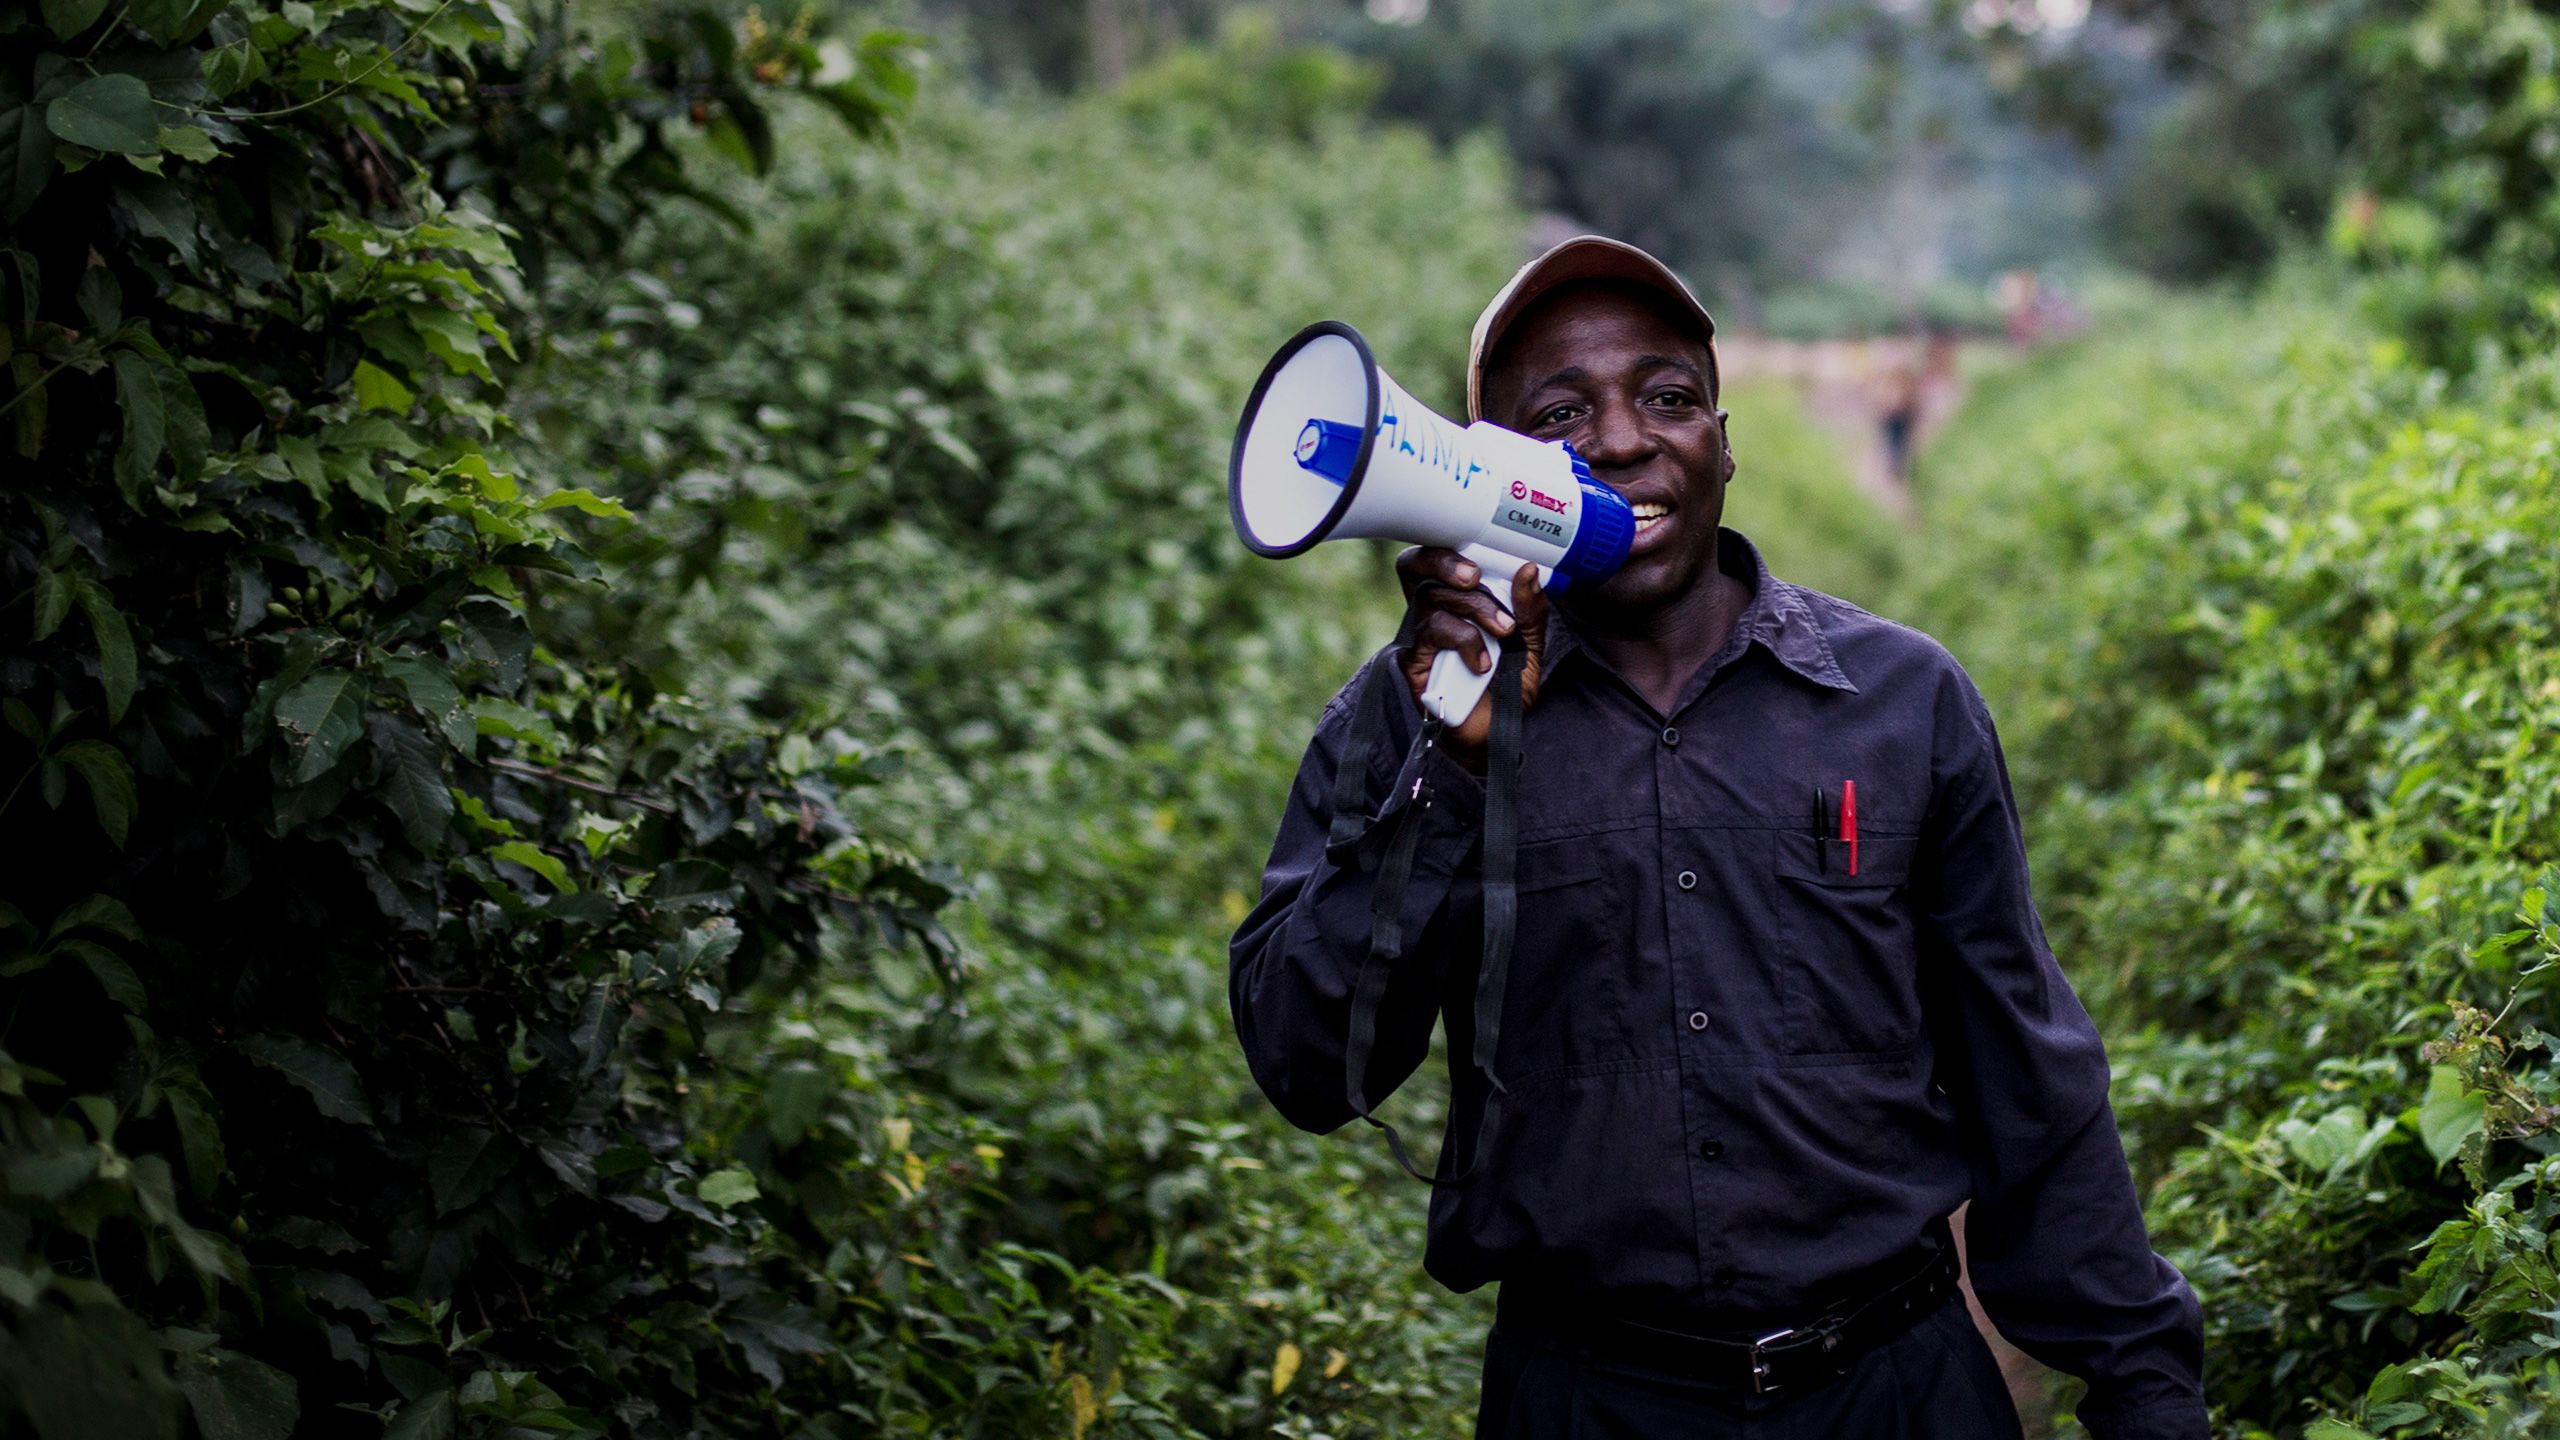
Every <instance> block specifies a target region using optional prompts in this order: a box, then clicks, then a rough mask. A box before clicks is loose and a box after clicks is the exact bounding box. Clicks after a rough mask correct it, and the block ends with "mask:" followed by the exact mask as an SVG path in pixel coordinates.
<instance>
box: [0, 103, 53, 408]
mask: <svg viewBox="0 0 2560 1440" xmlns="http://www.w3.org/2000/svg"><path fill="white" fill-rule="evenodd" d="M44 110H45V107H43V106H41V105H32V104H25V103H21V104H19V105H18V106H17V107H16V108H14V109H10V110H0V187H5V189H0V201H5V213H6V216H7V218H8V219H11V220H16V219H18V218H19V217H20V216H22V215H25V214H26V213H27V211H29V210H30V209H33V208H34V207H35V203H36V200H37V197H39V196H41V195H43V194H44V187H45V183H46V182H47V181H49V180H51V179H52V178H53V146H54V140H53V132H52V131H50V130H47V129H46V128H45V125H44ZM27 358H28V359H30V360H32V359H34V358H35V357H34V356H32V355H31V356H28V357H27ZM21 383H23V382H21ZM21 408H24V407H21Z"/></svg>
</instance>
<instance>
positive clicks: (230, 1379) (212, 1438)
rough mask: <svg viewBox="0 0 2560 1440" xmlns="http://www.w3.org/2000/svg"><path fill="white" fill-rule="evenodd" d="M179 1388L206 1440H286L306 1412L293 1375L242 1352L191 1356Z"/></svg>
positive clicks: (180, 1372)
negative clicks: (303, 1411)
mask: <svg viewBox="0 0 2560 1440" xmlns="http://www.w3.org/2000/svg"><path fill="white" fill-rule="evenodd" d="M178 1389H179V1390H180V1391H181V1392H182V1393H184V1394H185V1395H186V1397H187V1405H188V1408H190V1409H192V1410H194V1411H195V1415H196V1429H197V1430H198V1431H199V1432H200V1433H201V1434H202V1435H203V1437H204V1440H285V1437H287V1436H289V1435H291V1434H292V1433H293V1422H294V1421H295V1420H297V1419H299V1418H300V1417H301V1414H302V1403H301V1397H300V1394H299V1391H298V1390H297V1388H296V1386H295V1384H294V1380H293V1377H292V1376H291V1375H288V1374H286V1373H285V1372H283V1371H282V1370H279V1369H277V1368H276V1367H274V1366H273V1365H269V1364H268V1363H266V1362H265V1361H263V1360H257V1359H253V1358H251V1357H250V1356H247V1355H243V1354H241V1353H240V1352H239V1351H237V1350H222V1349H214V1350H207V1351H205V1352H203V1353H201V1354H197V1355H190V1356H188V1357H187V1359H186V1362H185V1363H183V1364H181V1365H180V1366H179V1367H178Z"/></svg>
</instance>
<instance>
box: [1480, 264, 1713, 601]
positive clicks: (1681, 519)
mask: <svg viewBox="0 0 2560 1440" xmlns="http://www.w3.org/2000/svg"><path fill="white" fill-rule="evenodd" d="M1706 363H1707V352H1706V347H1705V346H1704V345H1703V344H1701V343H1700V342H1699V341H1698V340H1697V339H1695V338H1693V337H1692V336H1691V334H1690V333H1689V332H1688V331H1687V330H1685V329H1683V328H1682V327H1681V326H1680V324H1679V323H1678V322H1677V321H1676V320H1674V319H1673V318H1672V317H1671V316H1669V315H1666V314H1664V313H1663V312H1662V309H1661V308H1660V307H1659V306H1657V305H1655V304H1653V303H1652V302H1650V301H1649V300H1647V299H1646V298H1645V297H1644V296H1643V295H1641V294H1640V293H1635V292H1631V291H1628V290H1625V289H1620V288H1615V287H1609V286H1596V285H1580V286H1567V287H1563V288H1560V289H1558V290H1557V291H1556V292H1555V293H1554V294H1553V295H1551V296H1548V297H1546V298H1544V299H1542V300H1540V301H1539V303H1538V305H1537V306H1536V308H1534V309H1532V310H1531V311H1530V312H1529V313H1528V314H1527V315H1526V316H1524V317H1523V318H1522V319H1521V320H1520V321H1518V322H1517V323H1516V324H1514V325H1513V327H1512V328H1511V331H1510V333H1509V334H1507V335H1506V336H1505V337H1504V344H1503V351H1502V356H1501V359H1500V363H1499V364H1498V366H1497V367H1496V369H1495V370H1494V371H1493V373H1492V374H1490V375H1488V376H1487V377H1486V379H1487V383H1486V387H1485V402H1486V403H1485V408H1486V418H1487V419H1490V420H1492V421H1493V422H1494V423H1495V424H1498V425H1503V426H1506V427H1508V428H1510V429H1513V430H1517V431H1519V432H1521V433H1522V434H1524V435H1530V436H1534V437H1535V438H1537V439H1540V440H1567V441H1571V442H1572V444H1573V448H1574V449H1575V450H1576V451H1577V452H1579V453H1580V454H1581V456H1582V458H1583V460H1584V462H1585V463H1587V464H1589V465H1590V467H1591V473H1592V476H1593V477H1594V478H1595V479H1598V480H1600V481H1601V482H1602V483H1604V484H1606V485H1608V486H1609V487H1610V488H1612V489H1614V490H1616V491H1617V492H1618V493H1619V494H1621V495H1624V496H1625V497H1626V498H1627V503H1628V504H1629V505H1630V506H1632V507H1634V510H1635V513H1636V534H1635V542H1634V543H1633V544H1632V545H1630V546H1629V547H1628V548H1627V562H1626V564H1625V565H1624V566H1623V567H1622V568H1620V569H1619V571H1618V573H1617V574H1615V575H1612V576H1610V577H1609V579H1608V581H1607V582H1606V583H1605V584H1602V585H1599V586H1596V587H1593V588H1591V589H1588V590H1585V589H1580V588H1577V589H1576V590H1575V591H1573V592H1572V595H1571V597H1570V599H1569V601H1568V603H1569V604H1570V605H1572V607H1573V608H1574V609H1576V610H1599V609H1607V610H1617V611H1623V612H1645V611H1651V610H1656V609H1659V608H1661V607H1662V606H1665V605H1668V604H1670V603H1672V602H1673V601H1676V600H1678V599H1679V598H1680V597H1682V596H1683V595H1686V594H1688V593H1689V591H1690V588H1691V587H1692V586H1694V585H1696V584H1698V583H1699V582H1700V581H1702V580H1705V579H1707V578H1708V577H1710V576H1712V575H1713V574H1714V573H1715V569H1716V527H1717V525H1718V524H1719V523H1721V521H1722V520H1723V518H1724V489H1725V482H1726V480H1728V479H1730V478H1731V475H1732V462H1731V459H1730V456H1729V454H1728V452H1727V451H1726V449H1725V443H1724V427H1723V425H1722V423H1721V422H1719V421H1718V419H1717V417H1716V412H1715V406H1714V402H1713V401H1711V400H1710V399H1709V398H1708V395H1707V377H1706Z"/></svg>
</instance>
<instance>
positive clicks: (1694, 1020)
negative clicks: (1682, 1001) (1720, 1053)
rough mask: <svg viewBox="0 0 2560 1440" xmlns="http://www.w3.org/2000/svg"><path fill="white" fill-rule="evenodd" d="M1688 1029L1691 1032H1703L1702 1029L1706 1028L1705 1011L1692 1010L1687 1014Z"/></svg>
mask: <svg viewBox="0 0 2560 1440" xmlns="http://www.w3.org/2000/svg"><path fill="white" fill-rule="evenodd" d="M1689 1028H1690V1029H1692V1030H1704V1029H1706V1028H1707V1012H1706V1011H1704V1010H1692V1011H1690V1012H1689Z"/></svg>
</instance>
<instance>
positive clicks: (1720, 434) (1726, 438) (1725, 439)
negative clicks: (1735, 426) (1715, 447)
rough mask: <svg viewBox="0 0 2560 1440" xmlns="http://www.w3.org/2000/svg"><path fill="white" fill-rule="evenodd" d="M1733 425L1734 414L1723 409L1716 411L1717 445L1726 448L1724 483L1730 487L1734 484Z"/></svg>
mask: <svg viewBox="0 0 2560 1440" xmlns="http://www.w3.org/2000/svg"><path fill="white" fill-rule="evenodd" d="M1732 423H1733V421H1732V412H1730V411H1727V410H1723V409H1718V410H1717V411H1716V443H1717V444H1719V445H1722V446H1723V447H1724V482H1725V483H1726V484H1728V485H1730V484H1732V483H1733V431H1732V429H1731V428H1730V427H1731V425H1732Z"/></svg>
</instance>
